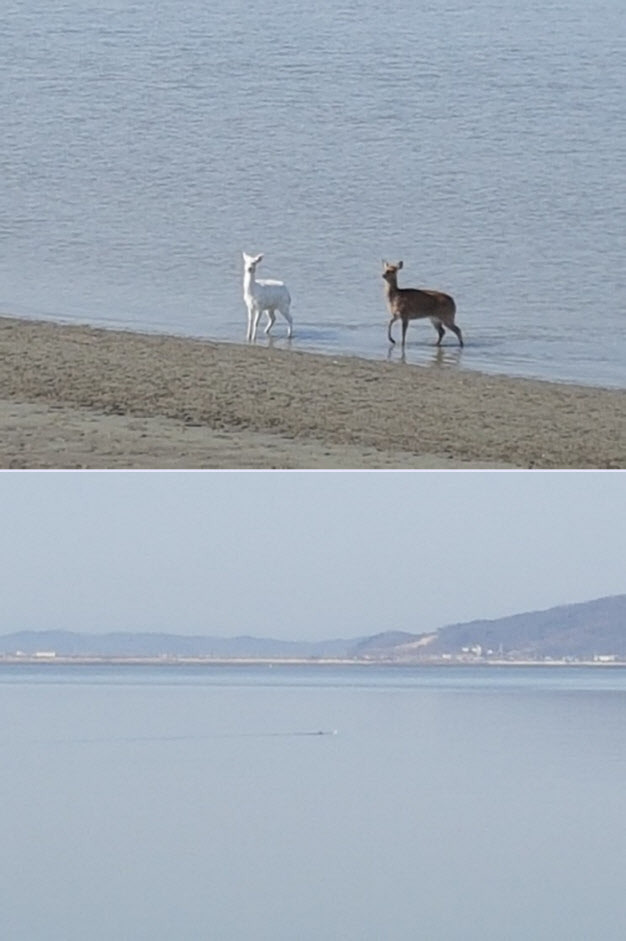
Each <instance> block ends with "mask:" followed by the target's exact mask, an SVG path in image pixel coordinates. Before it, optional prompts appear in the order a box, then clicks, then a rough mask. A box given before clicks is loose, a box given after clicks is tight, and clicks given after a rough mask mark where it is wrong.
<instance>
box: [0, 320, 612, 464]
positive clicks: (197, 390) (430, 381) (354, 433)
mask: <svg viewBox="0 0 626 941" xmlns="http://www.w3.org/2000/svg"><path fill="white" fill-rule="evenodd" d="M0 467H2V468H79V467H83V468H107V467H108V468H259V469H260V468H346V469H347V468H485V467H491V468H506V467H517V468H624V467H626V391H621V390H617V391H616V390H603V389H592V388H587V387H583V386H574V385H565V384H555V383H548V382H540V381H534V380H527V379H513V378H509V377H504V376H502V377H500V376H486V375H483V374H480V373H475V372H470V371H463V370H458V369H455V368H454V367H449V366H442V367H432V366H429V367H420V366H410V365H405V364H402V363H398V362H395V363H386V362H373V361H369V360H364V359H358V358H356V357H345V358H344V357H342V358H333V357H330V356H321V355H316V354H310V353H303V352H299V351H297V352H296V351H291V350H279V349H273V348H271V347H267V346H265V345H261V344H259V345H258V346H246V345H238V344H228V343H214V342H210V341H206V340H195V339H187V338H180V337H171V336H163V335H154V334H137V333H131V332H125V331H115V330H102V329H98V328H92V327H87V326H76V325H71V326H68V325H61V324H55V323H48V322H37V321H29V320H18V319H14V318H9V317H3V318H0Z"/></svg>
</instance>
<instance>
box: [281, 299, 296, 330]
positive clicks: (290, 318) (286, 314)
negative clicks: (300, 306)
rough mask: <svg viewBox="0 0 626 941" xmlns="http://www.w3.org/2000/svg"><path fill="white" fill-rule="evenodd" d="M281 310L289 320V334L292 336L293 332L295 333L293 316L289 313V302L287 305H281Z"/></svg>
mask: <svg viewBox="0 0 626 941" xmlns="http://www.w3.org/2000/svg"><path fill="white" fill-rule="evenodd" d="M280 312H281V314H282V315H283V317H284V318H285V320H286V321H287V336H288V337H289V338H291V334H292V333H293V317H292V316H291V314H290V313H289V304H287V305H286V306H285V307H281V309H280Z"/></svg>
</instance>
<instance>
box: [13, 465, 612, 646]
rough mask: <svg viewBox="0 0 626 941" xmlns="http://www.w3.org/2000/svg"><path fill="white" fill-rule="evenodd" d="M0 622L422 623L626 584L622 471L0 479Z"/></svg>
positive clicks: (120, 626) (330, 627) (285, 630)
mask: <svg viewBox="0 0 626 941" xmlns="http://www.w3.org/2000/svg"><path fill="white" fill-rule="evenodd" d="M0 500H1V507H2V538H1V541H0V553H1V557H0V572H1V578H2V586H1V593H2V609H1V610H2V615H1V619H0V633H9V632H11V631H14V630H25V629H36V630H48V629H59V628H64V629H68V630H81V631H90V632H101V631H109V630H128V631H166V632H171V633H183V634H186V633H189V634H212V635H219V636H231V635H235V634H253V635H259V636H273V637H280V638H294V639H305V638H309V639H312V640H313V639H318V638H330V637H355V636H358V635H363V634H373V633H376V632H378V631H384V630H392V629H400V630H408V631H415V632H419V631H426V630H432V629H435V628H437V627H440V626H442V625H444V624H449V623H452V622H455V621H464V620H470V619H472V618H483V617H489V618H490V617H498V616H500V615H505V614H510V613H515V612H519V611H525V610H534V609H538V608H544V607H549V606H551V605H555V604H560V603H563V602H573V601H584V600H588V599H591V598H595V597H600V596H602V595H608V594H620V593H623V592H626V572H625V569H626V565H625V560H626V526H625V525H624V523H625V520H626V475H624V474H619V473H606V472H605V473H601V472H599V473H577V472H575V473H563V472H558V473H539V472H532V473H529V472H520V473H507V472H505V473H489V472H480V471H479V472H462V473H438V472H433V473H358V472H348V473H309V472H304V473H258V472H253V473H245V472H241V473H235V472H227V473H186V474H185V473H106V472H105V473H85V472H83V473H55V472H52V473H50V472H47V473H4V474H0Z"/></svg>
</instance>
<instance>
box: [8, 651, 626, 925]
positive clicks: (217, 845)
mask: <svg viewBox="0 0 626 941" xmlns="http://www.w3.org/2000/svg"><path fill="white" fill-rule="evenodd" d="M0 706H1V708H2V715H3V717H4V722H3V726H2V730H1V733H0V737H1V745H2V754H3V773H2V777H1V779H0V781H1V784H0V796H1V798H2V805H3V809H4V812H3V814H2V818H1V819H0V837H1V839H2V847H3V853H2V859H1V862H0V875H1V876H2V887H3V901H2V906H0V928H1V929H2V936H3V937H7V938H11V939H12V941H39V939H41V941H43V939H45V941H57V939H58V941H78V939H81V941H82V939H84V938H90V939H93V941H105V939H107V941H108V939H111V938H133V939H136V941H143V939H146V941H148V939H150V941H161V939H162V941H170V939H171V938H185V939H198V941H200V939H206V938H220V939H224V941H231V939H232V941H235V939H237V941H239V939H241V938H255V939H259V941H265V939H267V941H270V939H272V941H276V939H291V938H295V937H297V938H301V939H303V941H317V939H319V938H342V939H346V941H370V939H371V941H379V939H380V938H386V939H389V941H404V939H406V938H411V937H423V938H445V939H446V941H502V938H507V941H527V939H528V938H533V939H537V941H548V939H550V941H561V939H562V941H566V939H567V941H588V939H589V938H602V939H603V941H618V939H619V941H621V939H622V938H623V911H622V908H623V906H622V895H623V893H622V888H623V872H624V863H625V862H626V832H625V829H624V821H625V820H626V813H625V812H626V792H625V791H624V786H623V782H624V772H625V770H626V768H625V761H626V758H625V756H626V750H625V745H626V738H625V731H624V730H625V728H626V726H625V724H624V709H625V707H626V672H624V671H622V670H620V669H617V670H613V669H606V668H603V669H593V668H571V669H570V668H556V669H541V668H530V669H517V668H510V669H509V668H505V669H502V668H501V669H498V668H495V669H494V668H472V667H468V668H454V667H450V668H444V669H437V668H430V669H428V668H427V669H423V668H422V669H413V668H396V669H385V668H377V667H366V668H352V669H339V668H331V667H328V668H327V667H317V668H307V667H275V668H273V669H269V668H267V667H257V668H251V667H246V668H243V667H242V668H224V667H222V668H209V667H200V668H183V667H171V666H170V667H167V666H166V667H136V666H135V667H107V668H101V669H99V668H96V667H56V666H54V665H48V664H47V665H45V666H39V667H20V666H11V667H7V666H0ZM334 730H336V734H323V735H319V734H317V733H318V732H320V731H321V732H327V733H330V732H333V731H334ZM311 733H315V734H311Z"/></svg>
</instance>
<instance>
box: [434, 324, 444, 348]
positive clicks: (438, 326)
mask: <svg viewBox="0 0 626 941" xmlns="http://www.w3.org/2000/svg"><path fill="white" fill-rule="evenodd" d="M432 325H433V327H434V328H435V330H436V331H437V343H436V346H441V341H442V340H443V337H444V334H445V332H446V331H445V330H444V328H443V324H442V323H441V322H440V321H439V320H433V321H432Z"/></svg>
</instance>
